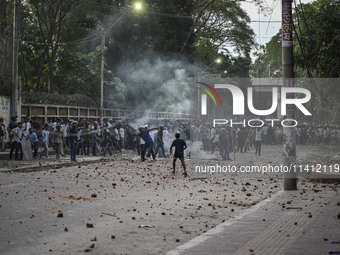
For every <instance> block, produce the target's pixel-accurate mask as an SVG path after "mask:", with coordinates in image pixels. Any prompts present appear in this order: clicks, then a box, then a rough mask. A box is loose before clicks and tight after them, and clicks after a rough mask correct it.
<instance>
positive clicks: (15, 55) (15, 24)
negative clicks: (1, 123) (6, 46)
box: [11, 0, 20, 116]
mask: <svg viewBox="0 0 340 255" xmlns="http://www.w3.org/2000/svg"><path fill="white" fill-rule="evenodd" d="M19 11H20V0H15V1H14V5H13V48H12V98H11V116H17V115H18V109H17V107H18V97H19V91H18V90H19V83H18V82H19V79H18V48H19V47H18V46H19Z"/></svg>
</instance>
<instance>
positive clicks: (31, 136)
mask: <svg viewBox="0 0 340 255" xmlns="http://www.w3.org/2000/svg"><path fill="white" fill-rule="evenodd" d="M27 137H28V139H30V142H31V144H32V145H34V143H35V142H38V141H39V140H38V136H37V134H36V133H35V132H32V133H29V134H28V135H27Z"/></svg>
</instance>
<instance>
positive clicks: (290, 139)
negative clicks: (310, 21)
mask: <svg viewBox="0 0 340 255" xmlns="http://www.w3.org/2000/svg"><path fill="white" fill-rule="evenodd" d="M282 80H283V86H284V87H294V58H293V16H292V0H282ZM287 98H294V94H293V93H292V94H290V95H287ZM283 117H284V118H285V119H287V120H290V119H292V120H294V117H295V106H294V105H287V113H286V116H283ZM292 125H294V124H293V121H291V122H290V123H289V126H292ZM283 164H284V165H285V166H295V165H296V137H295V127H284V128H283ZM284 189H285V190H296V189H297V178H296V173H295V172H294V171H293V169H292V170H291V172H288V173H284Z"/></svg>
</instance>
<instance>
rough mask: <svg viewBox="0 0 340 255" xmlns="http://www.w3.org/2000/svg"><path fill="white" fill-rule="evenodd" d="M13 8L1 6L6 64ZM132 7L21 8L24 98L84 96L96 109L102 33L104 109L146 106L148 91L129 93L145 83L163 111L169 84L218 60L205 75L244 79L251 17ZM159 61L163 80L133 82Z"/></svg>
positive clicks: (53, 2) (224, 9)
mask: <svg viewBox="0 0 340 255" xmlns="http://www.w3.org/2000/svg"><path fill="white" fill-rule="evenodd" d="M11 3H12V1H6V0H0V25H1V28H2V29H1V34H0V37H1V38H0V39H1V40H3V41H4V43H1V42H2V41H0V46H1V47H0V50H1V51H0V54H2V56H5V58H10V57H11V54H9V50H10V47H8V46H9V45H10V44H11V41H10V40H9V39H10V36H9V35H10V34H11V33H10V31H11V26H10V22H9V21H10V20H11ZM134 4H135V1H132V0H88V1H81V0H70V1H63V0H46V1H37V0H27V1H22V4H21V16H20V19H21V29H20V33H21V34H20V45H19V73H20V75H21V79H22V81H23V90H25V91H31V92H49V93H62V94H65V93H66V94H83V95H86V96H89V97H91V98H92V99H94V100H95V101H97V102H99V97H100V71H101V70H100V68H101V67H100V61H101V40H102V36H103V34H104V33H105V40H104V42H105V43H104V44H105V70H104V81H105V82H104V95H105V98H104V101H105V105H106V106H110V107H114V105H116V104H118V103H123V102H124V100H127V99H129V100H130V101H132V102H135V104H136V105H137V104H139V103H140V102H142V101H143V100H144V101H145V100H147V99H148V91H146V90H144V89H142V90H141V93H140V94H139V95H138V96H136V95H135V93H134V88H140V84H145V83H148V84H145V87H147V88H148V89H149V91H152V92H156V91H158V93H159V95H160V100H159V101H160V103H162V102H167V99H168V98H167V95H166V93H165V94H164V91H163V90H164V87H163V85H164V84H168V81H169V80H174V81H176V82H175V84H176V83H177V84H179V83H181V82H180V81H179V80H177V79H178V77H184V76H185V75H180V76H178V70H182V69H186V70H189V72H191V71H192V70H193V68H192V67H193V66H207V65H209V64H210V63H211V60H213V59H215V58H216V57H217V56H218V55H220V56H221V57H222V58H223V59H224V61H223V65H220V66H218V67H217V66H216V67H213V68H211V70H209V71H211V72H212V73H215V74H219V75H221V76H223V75H224V76H227V75H228V76H238V77H240V76H248V70H249V63H250V58H249V54H250V50H251V48H252V46H253V45H254V34H253V31H252V30H251V29H250V28H249V25H248V24H249V21H250V20H249V17H248V16H247V15H246V13H245V12H244V11H243V10H242V9H241V8H240V5H239V3H237V2H236V1H224V0H162V1H158V0H144V1H142V5H143V9H142V10H135V9H134V8H133V5H134ZM4 31H8V32H7V34H6V33H5V32H4ZM6 36H7V37H6ZM6 54H7V55H6ZM232 55H233V56H232ZM160 61H161V62H162V63H163V62H166V64H164V65H163V64H162V65H160V67H159V68H158V70H159V71H160V72H163V73H162V74H160V73H159V74H158V75H161V76H162V77H161V78H153V79H151V78H150V77H147V78H145V79H144V80H142V81H141V80H140V79H139V80H138V79H135V78H131V75H130V74H131V73H138V72H139V69H141V70H143V69H142V68H143V64H145V63H147V65H146V66H149V68H154V69H156V70H157V67H153V66H152V65H157V64H159V63H160ZM4 63H5V61H1V68H2V71H1V74H4V73H5V71H4V70H5V68H4ZM171 65H172V66H171ZM127 68H132V69H129V70H127ZM199 68H200V67H199ZM167 71H168V72H169V74H165V73H166V72H167ZM144 72H145V69H144ZM147 72H149V73H152V72H151V71H147ZM179 73H181V72H179ZM196 74H197V71H192V72H191V73H189V75H196ZM186 75H187V74H186ZM159 83H161V84H159ZM171 84H172V83H171ZM175 87H176V86H175ZM177 89H179V87H178V88H177ZM174 92H175V91H174ZM143 93H144V95H143ZM174 94H175V93H174ZM175 101H176V100H175ZM169 103H170V102H169ZM172 103H174V102H172Z"/></svg>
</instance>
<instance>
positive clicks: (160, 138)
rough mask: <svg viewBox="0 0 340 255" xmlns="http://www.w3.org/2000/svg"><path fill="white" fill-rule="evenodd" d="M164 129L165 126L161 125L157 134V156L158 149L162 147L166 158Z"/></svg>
mask: <svg viewBox="0 0 340 255" xmlns="http://www.w3.org/2000/svg"><path fill="white" fill-rule="evenodd" d="M163 130H164V126H162V125H160V126H159V130H158V132H157V136H156V137H157V138H155V139H157V142H156V152H155V156H157V153H158V150H159V149H161V151H162V153H163V158H165V152H164V140H163ZM159 156H160V157H161V153H159Z"/></svg>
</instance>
